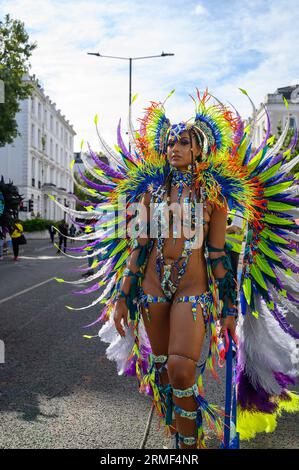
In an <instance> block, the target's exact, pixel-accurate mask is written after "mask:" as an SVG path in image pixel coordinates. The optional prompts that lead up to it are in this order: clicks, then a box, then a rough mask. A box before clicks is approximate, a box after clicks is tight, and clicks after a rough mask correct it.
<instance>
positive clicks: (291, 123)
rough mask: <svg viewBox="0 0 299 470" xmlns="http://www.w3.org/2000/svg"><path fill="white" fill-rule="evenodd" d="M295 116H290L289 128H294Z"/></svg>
mask: <svg viewBox="0 0 299 470" xmlns="http://www.w3.org/2000/svg"><path fill="white" fill-rule="evenodd" d="M296 127H297V126H296V118H295V117H293V116H292V117H290V129H296Z"/></svg>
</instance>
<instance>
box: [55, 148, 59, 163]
mask: <svg viewBox="0 0 299 470" xmlns="http://www.w3.org/2000/svg"><path fill="white" fill-rule="evenodd" d="M55 159H56V161H57V162H59V157H58V144H56V145H55Z"/></svg>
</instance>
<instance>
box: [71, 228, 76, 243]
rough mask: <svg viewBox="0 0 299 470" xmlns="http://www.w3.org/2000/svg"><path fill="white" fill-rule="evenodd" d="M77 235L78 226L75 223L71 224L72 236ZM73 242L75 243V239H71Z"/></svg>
mask: <svg viewBox="0 0 299 470" xmlns="http://www.w3.org/2000/svg"><path fill="white" fill-rule="evenodd" d="M75 235H76V227H75V225H74V224H72V225H71V226H70V237H74V236H75ZM71 243H75V240H71Z"/></svg>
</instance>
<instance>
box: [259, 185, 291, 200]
mask: <svg viewBox="0 0 299 470" xmlns="http://www.w3.org/2000/svg"><path fill="white" fill-rule="evenodd" d="M292 184H293V181H286V182H285V183H280V184H275V185H274V186H269V188H266V189H265V190H264V196H267V197H269V196H274V195H275V194H279V193H282V191H284V190H285V189H288V188H289V187H290V186H292Z"/></svg>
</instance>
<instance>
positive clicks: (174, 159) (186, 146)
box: [167, 131, 200, 170]
mask: <svg viewBox="0 0 299 470" xmlns="http://www.w3.org/2000/svg"><path fill="white" fill-rule="evenodd" d="M191 145H192V149H193V156H194V161H195V159H196V157H198V155H199V154H200V147H199V145H198V144H197V142H196V140H195V137H194V136H193V135H192V142H191V141H190V134H189V132H188V131H184V132H182V133H181V134H180V136H179V138H178V139H177V140H176V141H175V140H174V139H172V138H170V139H169V141H168V144H167V159H168V161H169V163H170V165H172V166H173V167H175V168H178V169H179V170H187V169H188V165H190V164H191V162H192V160H191Z"/></svg>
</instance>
